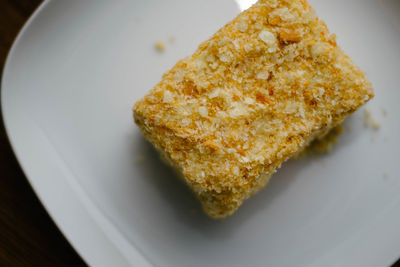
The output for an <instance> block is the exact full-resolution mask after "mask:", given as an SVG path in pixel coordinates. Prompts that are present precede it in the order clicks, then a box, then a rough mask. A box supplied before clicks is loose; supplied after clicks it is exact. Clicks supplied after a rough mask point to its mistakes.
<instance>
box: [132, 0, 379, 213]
mask: <svg viewBox="0 0 400 267" xmlns="http://www.w3.org/2000/svg"><path fill="white" fill-rule="evenodd" d="M338 16H340V14H338ZM372 97H373V89H372V86H371V84H370V82H368V80H367V79H366V77H365V75H364V73H363V72H362V71H361V70H360V69H359V68H358V67H357V66H356V65H355V64H354V63H353V62H352V61H351V59H350V58H349V57H348V56H346V55H345V54H344V53H343V51H342V50H341V49H340V48H339V47H338V46H337V44H336V39H335V35H334V34H330V33H329V31H328V29H327V27H326V25H325V23H324V22H323V21H322V20H320V19H319V18H317V17H316V15H315V12H314V10H313V9H312V7H311V6H310V5H309V4H308V3H307V2H306V1H305V0H286V1H285V0H260V1H259V2H257V3H256V4H254V5H253V6H252V7H251V8H249V9H248V10H245V11H244V12H242V13H241V14H239V15H238V16H237V17H236V18H235V19H234V20H233V21H231V22H230V23H228V24H227V25H225V26H224V27H223V28H221V29H220V30H219V31H218V32H217V33H215V34H214V35H213V36H212V37H211V38H210V39H209V40H207V41H205V42H203V43H202V44H201V45H200V46H199V47H198V49H197V51H196V52H195V53H194V54H193V55H191V56H189V57H187V58H184V59H182V60H181V61H179V62H178V63H177V64H176V65H175V66H174V67H173V68H172V69H171V70H169V71H167V72H166V73H165V74H164V75H163V77H162V80H161V82H159V83H158V84H157V85H156V86H155V87H154V88H153V89H152V90H151V91H150V93H149V94H147V95H146V96H145V97H144V98H143V99H141V100H140V101H138V102H137V103H136V104H135V106H134V109H133V111H134V119H135V122H136V123H137V125H138V126H139V127H140V129H141V131H142V133H143V135H144V136H145V138H146V139H148V140H149V141H150V142H151V143H152V144H153V145H154V146H155V147H156V149H157V150H158V151H159V152H160V153H161V155H162V157H163V159H164V160H165V161H166V162H168V163H169V164H170V165H171V166H172V167H173V168H174V169H176V171H177V172H178V173H179V174H180V175H181V177H182V178H183V180H184V181H185V182H186V184H187V185H188V186H189V187H190V188H191V189H192V190H193V192H194V193H195V194H196V196H197V197H198V198H199V199H200V201H201V203H202V206H203V208H204V211H205V212H206V213H207V214H208V215H209V216H211V217H214V218H221V217H225V216H227V215H230V214H232V213H233V212H234V211H235V210H236V209H237V208H238V207H239V206H240V205H241V204H242V202H243V201H244V200H245V199H247V198H248V197H249V196H251V195H252V194H254V193H255V192H257V191H259V190H260V189H261V188H263V187H264V186H265V185H266V184H267V182H268V180H269V178H270V177H271V175H272V174H273V173H274V172H275V171H276V169H277V168H279V167H280V166H281V164H282V163H283V162H284V161H286V160H287V159H289V158H290V157H291V156H293V155H294V154H296V153H298V152H299V151H301V150H302V149H303V148H304V147H305V146H306V145H307V144H308V143H309V142H310V141H312V140H313V139H314V138H319V137H321V136H323V135H324V134H325V133H327V132H328V131H329V130H330V129H331V128H332V127H334V126H336V125H337V124H339V123H341V122H342V121H343V119H344V118H345V117H346V116H347V115H349V114H350V113H352V112H353V111H355V110H356V109H357V108H358V107H360V106H361V105H362V104H364V103H365V102H367V101H368V100H369V99H370V98H372Z"/></svg>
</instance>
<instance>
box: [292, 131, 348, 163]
mask: <svg viewBox="0 0 400 267" xmlns="http://www.w3.org/2000/svg"><path fill="white" fill-rule="evenodd" d="M342 132H343V126H342V125H338V126H336V127H334V128H333V129H332V130H330V131H329V132H328V133H327V134H326V135H325V136H324V137H322V138H321V139H315V140H314V141H313V142H311V144H310V145H308V146H307V147H306V148H305V149H304V150H303V151H301V152H300V153H299V154H298V155H296V156H295V158H297V159H298V158H302V157H306V156H311V155H314V154H326V153H329V152H330V151H332V149H333V147H334V146H335V145H336V144H337V143H338V141H339V135H340V134H341V133H342Z"/></svg>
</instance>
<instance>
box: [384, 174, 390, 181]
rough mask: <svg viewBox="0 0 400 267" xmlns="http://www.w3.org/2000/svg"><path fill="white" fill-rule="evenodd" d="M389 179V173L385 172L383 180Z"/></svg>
mask: <svg viewBox="0 0 400 267" xmlns="http://www.w3.org/2000/svg"><path fill="white" fill-rule="evenodd" d="M387 178H389V174H388V173H387V172H383V179H385V180H386V179H387Z"/></svg>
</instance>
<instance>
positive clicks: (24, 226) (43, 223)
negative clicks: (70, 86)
mask: <svg viewBox="0 0 400 267" xmlns="http://www.w3.org/2000/svg"><path fill="white" fill-rule="evenodd" d="M64 1H68V0H64ZM41 2H42V0H0V73H1V72H2V70H3V65H4V61H5V58H6V55H7V53H8V50H9V48H10V47H11V44H12V42H13V40H14V38H15V36H16V35H17V33H18V31H19V29H21V27H22V25H23V24H24V22H25V21H26V20H27V18H28V17H29V16H30V15H31V14H32V12H33V11H34V10H35V8H36V7H37V6H38V5H39V4H40V3H41ZM0 120H1V119H0ZM0 173H1V179H0V265H1V266H85V263H84V262H83V260H82V259H81V258H80V257H79V255H78V254H77V253H76V252H75V251H74V249H73V248H72V247H71V246H70V245H69V243H68V241H67V240H66V239H65V238H64V236H63V235H62V234H61V232H60V231H59V230H58V228H57V227H56V226H55V224H54V223H53V221H52V220H51V218H50V217H49V215H48V214H47V212H46V211H45V209H44V208H43V206H42V204H41V203H40V202H39V200H38V198H37V197H36V195H35V193H34V192H33V191H32V188H31V187H30V185H29V183H28V181H27V180H26V178H25V176H24V174H23V173H22V171H21V168H20V167H19V165H18V162H17V160H16V159H15V156H14V154H13V152H12V150H11V147H10V144H9V143H8V140H7V136H6V133H5V130H4V125H3V122H2V121H1V122H0ZM393 266H398V267H399V266H400V260H399V261H397V262H396V263H395V264H394V265H393Z"/></svg>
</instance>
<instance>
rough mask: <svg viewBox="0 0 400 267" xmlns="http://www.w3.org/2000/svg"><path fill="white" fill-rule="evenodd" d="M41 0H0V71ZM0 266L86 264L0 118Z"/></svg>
mask: <svg viewBox="0 0 400 267" xmlns="http://www.w3.org/2000/svg"><path fill="white" fill-rule="evenodd" d="M41 2H42V1H41V0H0V73H1V71H2V69H3V65H4V61H5V58H6V55H7V53H8V50H9V48H10V47H11V44H12V42H13V40H14V38H15V36H16V35H17V33H18V31H19V30H20V29H21V27H22V25H23V24H24V22H25V21H26V20H27V18H28V17H29V16H30V15H31V13H32V12H33V11H34V10H35V8H36V7H37V6H38V5H39V4H40V3H41ZM0 173H1V175H0V177H1V178H0V266H85V263H84V262H83V261H82V259H81V258H80V257H79V256H78V254H77V253H76V252H75V251H74V249H73V248H72V247H71V246H70V245H69V243H68V241H67V240H66V239H65V238H64V236H63V235H62V234H61V232H60V231H59V230H58V228H57V227H56V226H55V224H54V223H53V221H52V220H51V218H50V217H49V215H48V214H47V213H46V211H45V209H44V208H43V206H42V204H41V203H40V202H39V200H38V199H37V197H36V195H35V193H34V192H33V191H32V188H31V187H30V185H29V183H28V181H27V180H26V178H25V176H24V174H23V173H22V171H21V168H20V167H19V165H18V162H17V160H16V159H15V157H14V155H13V152H12V151H11V147H10V145H9V143H8V140H7V136H6V133H5V130H4V125H3V122H2V121H1V122H0Z"/></svg>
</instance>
